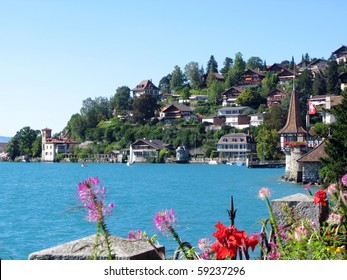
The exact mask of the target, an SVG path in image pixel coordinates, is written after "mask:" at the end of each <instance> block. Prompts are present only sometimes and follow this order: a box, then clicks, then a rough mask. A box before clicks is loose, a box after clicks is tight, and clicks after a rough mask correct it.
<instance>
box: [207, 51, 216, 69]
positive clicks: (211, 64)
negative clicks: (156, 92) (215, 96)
mask: <svg viewBox="0 0 347 280" xmlns="http://www.w3.org/2000/svg"><path fill="white" fill-rule="evenodd" d="M211 68H212V71H213V73H218V63H217V61H216V60H215V58H214V56H213V55H211V56H210V59H209V60H208V62H207V67H206V69H208V71H210V69H211Z"/></svg>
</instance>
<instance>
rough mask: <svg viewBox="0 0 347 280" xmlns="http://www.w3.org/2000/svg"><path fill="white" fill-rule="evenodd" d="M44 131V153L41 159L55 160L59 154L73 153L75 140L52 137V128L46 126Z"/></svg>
mask: <svg viewBox="0 0 347 280" xmlns="http://www.w3.org/2000/svg"><path fill="white" fill-rule="evenodd" d="M41 131H42V153H41V161H51V162H53V161H55V160H56V158H57V155H58V154H66V155H68V154H71V153H72V151H73V146H74V145H76V144H77V142H76V141H75V140H72V139H69V138H63V137H61V138H55V137H52V129H50V128H44V129H42V130H41Z"/></svg>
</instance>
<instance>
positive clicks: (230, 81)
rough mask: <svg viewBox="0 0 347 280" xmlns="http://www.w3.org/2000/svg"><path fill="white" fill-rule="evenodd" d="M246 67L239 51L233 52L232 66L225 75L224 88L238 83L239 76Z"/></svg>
mask: <svg viewBox="0 0 347 280" xmlns="http://www.w3.org/2000/svg"><path fill="white" fill-rule="evenodd" d="M245 69H246V62H245V61H244V60H243V58H242V54H241V53H240V52H238V53H236V54H235V59H234V66H233V67H232V68H231V69H230V70H229V72H228V74H227V76H226V77H225V86H226V88H228V87H231V86H235V85H238V84H239V83H240V81H241V77H242V75H243V73H244V71H245Z"/></svg>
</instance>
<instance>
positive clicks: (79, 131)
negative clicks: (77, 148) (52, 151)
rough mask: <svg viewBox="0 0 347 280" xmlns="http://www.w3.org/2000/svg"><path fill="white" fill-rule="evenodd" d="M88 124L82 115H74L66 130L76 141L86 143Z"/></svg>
mask: <svg viewBox="0 0 347 280" xmlns="http://www.w3.org/2000/svg"><path fill="white" fill-rule="evenodd" d="M87 128H88V127H87V123H86V120H85V118H84V117H82V116H81V115H80V114H73V115H72V116H71V117H70V120H69V121H68V123H67V126H66V127H65V129H64V130H67V131H68V136H69V137H70V138H72V139H75V140H76V141H80V142H82V141H84V140H85V139H86V130H87Z"/></svg>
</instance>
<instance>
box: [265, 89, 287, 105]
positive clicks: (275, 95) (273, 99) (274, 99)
mask: <svg viewBox="0 0 347 280" xmlns="http://www.w3.org/2000/svg"><path fill="white" fill-rule="evenodd" d="M285 97H286V93H285V92H284V91H283V90H281V89H278V88H276V89H274V90H272V91H270V92H269V94H268V96H267V100H266V102H267V106H268V107H272V106H274V105H278V104H281V102H282V99H284V98H285Z"/></svg>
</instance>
